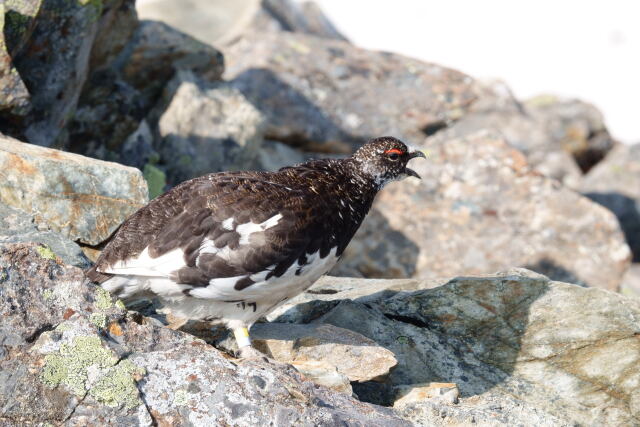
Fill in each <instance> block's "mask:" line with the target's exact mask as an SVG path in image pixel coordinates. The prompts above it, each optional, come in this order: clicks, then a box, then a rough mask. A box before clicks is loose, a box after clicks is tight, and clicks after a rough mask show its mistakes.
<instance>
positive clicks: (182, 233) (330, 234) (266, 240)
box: [87, 137, 424, 357]
mask: <svg viewBox="0 0 640 427" xmlns="http://www.w3.org/2000/svg"><path fill="white" fill-rule="evenodd" d="M415 157H424V154H423V153H422V152H420V151H414V152H409V150H408V148H407V146H406V145H405V144H404V143H402V142H401V141H399V140H398V139H396V138H393V137H381V138H375V139H372V140H370V141H369V142H367V143H366V144H365V145H363V146H362V147H360V148H359V149H358V150H357V151H356V152H355V153H354V154H353V156H351V157H349V158H346V159H324V160H311V161H309V162H306V163H303V164H300V165H297V166H291V167H285V168H282V169H280V170H279V171H277V172H221V173H213V174H209V175H205V176H202V177H199V178H195V179H192V180H189V181H186V182H183V183H182V184H180V185H178V186H176V187H174V188H173V189H171V190H169V191H168V192H166V193H165V194H163V195H162V196H160V197H158V198H156V199H154V200H152V201H151V202H150V203H149V204H148V205H146V206H144V207H143V208H141V209H140V210H138V211H137V212H136V213H134V214H133V215H131V217H129V218H128V219H127V220H126V221H125V222H124V223H123V224H122V225H121V226H120V228H119V229H118V230H117V231H116V232H115V233H114V235H113V238H112V240H111V241H110V242H109V243H108V245H107V246H106V247H105V248H104V250H103V252H102V254H101V255H100V257H99V258H98V260H97V262H96V264H95V265H94V266H93V267H92V268H90V269H89V270H88V272H87V276H88V277H89V278H90V279H91V280H92V281H94V282H98V283H101V285H102V287H103V288H104V289H106V290H108V291H109V292H112V293H114V294H116V295H117V296H118V297H120V298H123V299H125V300H126V299H130V298H131V297H134V296H136V295H137V294H138V295H139V294H146V295H151V296H154V297H157V298H159V299H160V300H161V301H162V304H163V305H164V306H165V308H166V309H168V310H169V311H170V312H171V313H172V314H173V315H174V316H177V317H181V318H185V319H201V320H208V321H212V322H216V323H223V324H225V325H226V326H227V327H229V328H231V329H232V330H233V331H234V334H235V337H236V340H237V342H238V346H239V347H240V355H241V356H242V357H244V356H245V354H246V355H250V354H254V353H255V350H254V349H253V348H252V347H251V341H250V339H249V332H248V328H249V327H250V326H251V325H252V324H253V323H254V322H255V321H256V320H258V319H259V318H260V317H262V316H264V315H266V314H267V313H269V312H270V311H272V310H273V309H275V308H276V307H277V306H279V305H280V304H282V303H284V302H285V301H286V300H288V299H290V298H292V297H294V296H296V295H298V294H299V293H301V292H303V291H304V290H306V289H307V288H309V287H310V286H311V285H312V284H313V283H314V282H315V281H316V280H317V279H318V278H320V276H322V275H323V274H325V273H327V272H328V271H329V270H330V269H331V268H332V267H333V266H334V265H335V263H336V262H337V261H338V258H339V257H340V255H341V254H342V252H343V251H344V249H345V247H346V246H347V244H348V243H349V241H350V240H351V238H352V237H353V235H354V234H355V232H356V230H357V229H358V227H359V226H360V224H361V223H362V221H363V220H364V218H365V216H366V214H367V212H368V211H369V208H370V207H371V204H372V203H373V199H374V197H375V195H376V194H377V193H378V191H380V189H382V187H384V185H385V184H386V183H388V182H390V181H395V180H399V179H402V178H404V177H408V176H414V177H417V178H420V177H419V176H418V174H417V173H416V172H414V171H413V170H411V169H409V168H407V162H408V161H409V160H411V159H413V158H415Z"/></svg>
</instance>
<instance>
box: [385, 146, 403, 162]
mask: <svg viewBox="0 0 640 427" xmlns="http://www.w3.org/2000/svg"><path fill="white" fill-rule="evenodd" d="M384 154H386V155H387V158H388V159H389V160H398V159H399V158H400V155H401V154H402V151H400V150H398V149H397V148H392V149H391V150H387V151H385V152H384Z"/></svg>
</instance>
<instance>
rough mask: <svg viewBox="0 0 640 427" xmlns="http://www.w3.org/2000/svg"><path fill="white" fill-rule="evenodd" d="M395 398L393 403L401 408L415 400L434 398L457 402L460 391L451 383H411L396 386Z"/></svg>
mask: <svg viewBox="0 0 640 427" xmlns="http://www.w3.org/2000/svg"><path fill="white" fill-rule="evenodd" d="M397 393H398V394H397V397H398V398H397V400H396V401H395V402H394V403H393V407H394V408H396V409H402V408H404V407H406V406H407V405H409V404H411V403H415V402H422V401H424V400H428V399H436V400H437V401H439V402H443V403H458V396H459V395H460V391H459V390H458V386H457V385H455V384H453V383H428V384H411V385H404V386H399V387H397Z"/></svg>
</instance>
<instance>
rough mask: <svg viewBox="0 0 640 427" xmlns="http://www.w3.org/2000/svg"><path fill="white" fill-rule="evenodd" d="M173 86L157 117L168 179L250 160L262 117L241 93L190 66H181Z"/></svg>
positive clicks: (178, 179)
mask: <svg viewBox="0 0 640 427" xmlns="http://www.w3.org/2000/svg"><path fill="white" fill-rule="evenodd" d="M172 86H173V87H175V88H176V89H175V92H174V95H173V96H172V97H171V99H170V102H169V104H168V106H167V108H166V110H165V112H164V114H163V115H162V117H160V120H159V122H158V131H159V135H160V137H161V138H162V141H161V143H160V155H161V157H162V162H164V166H165V167H166V170H167V176H168V180H169V183H170V184H177V183H179V182H181V181H184V180H186V179H190V178H193V177H196V176H200V175H204V174H207V173H210V172H219V171H224V170H238V169H244V168H246V167H247V166H248V165H253V164H254V163H255V161H256V158H257V156H258V150H259V148H260V143H261V138H260V135H261V129H262V124H263V117H262V115H261V114H260V112H259V111H258V110H256V109H255V108H254V107H253V105H252V104H251V103H250V102H249V101H248V100H247V99H246V98H245V97H244V96H243V95H242V93H240V92H239V91H238V90H237V89H235V88H233V87H232V86H230V85H229V84H227V83H214V84H207V83H205V82H202V81H200V80H197V79H196V78H195V77H194V76H193V74H191V73H189V72H180V73H179V74H178V76H177V77H176V79H175V80H174V81H173V82H172Z"/></svg>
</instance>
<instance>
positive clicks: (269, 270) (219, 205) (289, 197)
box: [96, 175, 336, 299]
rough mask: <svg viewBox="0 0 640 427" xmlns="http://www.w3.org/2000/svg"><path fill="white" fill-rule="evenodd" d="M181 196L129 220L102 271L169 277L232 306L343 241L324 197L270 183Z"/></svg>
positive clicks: (225, 182)
mask: <svg viewBox="0 0 640 427" xmlns="http://www.w3.org/2000/svg"><path fill="white" fill-rule="evenodd" d="M187 192H188V193H189V194H186V193H187ZM179 193H180V194H182V195H183V196H182V198H178V197H176V196H175V195H174V197H173V198H172V197H169V199H171V200H170V201H171V203H167V202H166V201H159V202H157V204H155V205H154V204H153V202H152V203H151V204H150V205H148V206H147V207H145V208H143V210H144V211H143V212H142V213H141V214H139V215H137V218H136V215H134V216H133V217H132V218H130V219H129V220H127V222H125V223H124V224H123V225H122V227H121V228H120V230H119V231H118V233H117V234H116V236H114V240H113V242H112V243H110V244H109V246H107V248H106V249H105V253H104V254H103V257H101V258H103V259H102V260H99V261H98V263H97V266H96V271H97V272H99V273H106V274H116V275H136V276H149V277H164V278H170V279H171V280H173V281H174V282H176V283H179V284H183V285H190V286H189V287H186V289H185V293H187V294H190V295H193V296H199V297H203V298H213V299H225V298H229V297H230V295H235V294H236V293H237V292H238V291H242V290H243V289H247V288H250V287H251V286H252V285H253V284H255V283H258V282H265V281H268V280H269V279H270V278H272V277H273V278H277V277H280V276H282V275H283V274H285V273H291V269H292V268H297V267H298V266H300V265H303V264H305V263H307V262H308V261H309V257H311V256H315V258H324V257H326V256H327V255H328V254H329V252H330V250H331V247H332V245H333V243H334V242H335V240H336V236H333V238H332V236H331V234H330V233H328V228H327V224H328V222H327V220H328V218H324V216H325V215H327V214H326V213H324V214H323V212H325V211H326V209H322V208H323V207H324V206H323V204H324V203H325V201H324V200H322V197H320V196H318V197H309V196H308V194H307V195H306V196H305V194H304V190H300V189H292V188H289V187H287V186H285V185H282V184H278V183H275V182H271V181H269V180H268V179H266V178H265V177H256V176H238V175H231V176H228V177H226V178H225V177H217V178H216V179H209V180H200V181H199V182H196V183H195V184H193V185H191V186H188V187H183V190H182V191H180V192H179ZM185 194H186V195H185ZM141 211H142V210H141ZM165 217H166V218H165ZM143 218H146V219H147V221H149V223H148V224H147V226H145V225H144V221H142V220H141V219H143ZM158 224H159V225H158ZM145 227H147V228H150V229H147V228H145ZM127 242H129V243H130V244H133V245H135V246H136V248H137V250H136V251H127V250H126V249H125V248H124V246H126V243H127Z"/></svg>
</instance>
